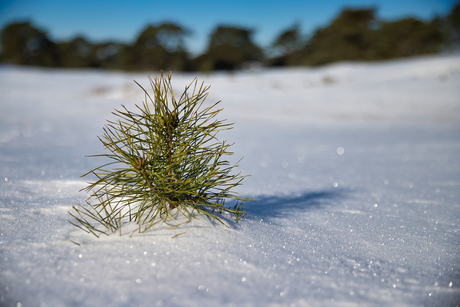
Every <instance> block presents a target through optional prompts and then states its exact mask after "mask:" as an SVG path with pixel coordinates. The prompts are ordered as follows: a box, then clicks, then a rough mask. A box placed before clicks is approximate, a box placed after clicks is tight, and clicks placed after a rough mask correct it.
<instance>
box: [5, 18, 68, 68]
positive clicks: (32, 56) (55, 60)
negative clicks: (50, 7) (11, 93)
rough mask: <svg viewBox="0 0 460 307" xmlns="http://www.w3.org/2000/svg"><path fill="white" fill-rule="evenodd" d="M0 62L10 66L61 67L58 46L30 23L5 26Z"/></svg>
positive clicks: (15, 23)
mask: <svg viewBox="0 0 460 307" xmlns="http://www.w3.org/2000/svg"><path fill="white" fill-rule="evenodd" d="M0 43H1V46H2V47H1V53H0V61H2V62H5V63H10V64H20V65H36V66H48V67H53V66H59V64H60V59H59V52H58V48H57V45H56V44H55V43H54V42H52V41H51V40H49V38H48V36H47V34H46V33H45V32H44V31H42V30H40V29H37V28H35V27H33V26H32V25H31V23H30V22H28V21H27V22H14V23H10V24H8V25H7V26H5V27H4V28H3V30H2V32H1V34H0Z"/></svg>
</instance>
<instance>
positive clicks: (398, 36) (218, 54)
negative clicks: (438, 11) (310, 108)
mask: <svg viewBox="0 0 460 307" xmlns="http://www.w3.org/2000/svg"><path fill="white" fill-rule="evenodd" d="M190 34H191V32H190V31H189V30H188V29H186V28H184V27H182V26H180V25H178V24H175V23H162V24H157V25H148V26H147V27H145V28H144V29H143V30H142V31H141V33H140V34H139V35H138V36H137V38H136V39H135V40H134V41H133V42H131V43H130V44H124V43H118V42H113V41H107V42H100V43H91V42H89V41H88V40H86V39H85V38H84V37H81V36H78V37H75V38H73V39H72V40H70V41H62V42H54V41H52V40H51V39H50V38H49V37H48V35H47V33H46V32H45V31H43V30H41V29H38V28H37V27H35V26H34V25H32V24H31V23H30V22H15V23H11V24H9V25H7V26H5V27H4V28H3V29H2V30H1V34H0V44H1V52H0V62H3V63H9V64H19V65H34V66H45V67H63V68H85V67H89V68H102V69H120V70H128V71H140V70H159V69H163V70H182V71H198V70H199V71H212V70H232V69H239V68H243V67H244V66H245V65H251V64H254V63H257V64H258V65H264V66H300V65H307V66H317V65H323V64H327V63H332V62H337V61H369V60H384V59H392V58H399V57H407V56H413V55H423V54H430V53H438V52H443V51H458V50H459V49H460V3H457V4H456V5H455V6H454V8H453V9H452V11H451V12H450V13H449V14H447V15H446V16H441V17H436V18H434V19H433V20H431V21H429V22H424V21H421V20H418V19H415V18H406V19H402V20H396V21H382V20H378V19H377V18H376V17H375V10H374V9H344V10H343V11H341V12H340V14H339V15H338V16H337V17H336V18H335V19H334V20H333V21H332V22H331V23H330V24H329V25H328V26H326V27H324V28H319V29H317V30H316V31H315V32H314V33H313V34H312V35H310V36H308V37H306V36H304V35H302V33H300V30H299V25H294V26H292V27H291V28H289V29H286V30H284V31H282V32H281V33H280V34H279V35H278V36H277V37H276V38H274V40H273V42H272V44H271V45H270V46H269V47H267V48H265V49H263V48H261V47H260V46H258V45H257V44H256V43H255V42H254V40H253V34H254V32H253V30H250V29H246V28H241V27H236V26H224V25H220V26H217V27H216V28H215V29H214V30H213V31H212V33H211V35H210V37H209V41H208V45H207V49H206V51H205V52H204V53H203V54H201V55H199V56H197V57H192V56H191V55H190V53H189V52H188V51H187V49H186V47H185V43H184V39H185V38H186V36H188V35H190Z"/></svg>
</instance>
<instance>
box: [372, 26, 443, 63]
mask: <svg viewBox="0 0 460 307" xmlns="http://www.w3.org/2000/svg"><path fill="white" fill-rule="evenodd" d="M374 36H375V38H374V42H373V46H372V49H371V50H370V52H369V54H368V58H367V59H370V60H383V59H391V58H399V57H407V56H412V55H422V54H429V53H436V52H438V51H439V50H440V47H441V44H442V42H443V37H442V33H441V31H440V30H439V28H438V27H437V25H436V23H435V22H430V23H425V22H422V21H420V20H417V19H415V18H406V19H402V20H397V21H393V22H383V23H381V27H380V28H379V29H378V30H377V31H376V33H375V34H374Z"/></svg>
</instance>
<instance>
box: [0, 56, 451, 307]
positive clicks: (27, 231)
mask: <svg viewBox="0 0 460 307" xmlns="http://www.w3.org/2000/svg"><path fill="white" fill-rule="evenodd" d="M194 77H195V75H193V74H186V73H173V82H174V84H175V87H176V88H177V91H181V90H182V89H183V87H184V86H185V84H187V83H189V82H190V81H191V80H192V79H193V78H194ZM198 78H199V81H205V83H206V84H210V85H211V89H210V96H209V98H208V99H209V100H208V103H209V104H210V103H212V102H215V101H217V100H222V103H221V106H222V107H224V111H223V112H222V115H221V116H223V117H224V118H227V119H228V120H229V121H230V122H235V128H234V129H233V130H231V131H226V132H222V133H221V134H220V137H221V138H223V139H227V140H229V141H231V142H235V145H234V146H233V148H232V149H233V150H234V151H235V156H234V157H232V161H234V162H236V161H237V160H238V159H239V158H240V157H242V156H244V159H243V160H242V161H241V163H240V170H241V171H242V173H243V174H250V175H251V176H250V177H247V178H246V179H245V180H244V181H243V185H242V186H241V187H240V188H239V189H238V192H239V193H240V195H241V196H248V197H253V198H255V199H256V200H257V202H255V203H246V204H245V205H244V208H245V209H246V210H247V211H248V213H249V214H248V216H247V217H246V218H245V219H243V220H242V221H240V222H239V223H238V224H235V223H233V222H232V221H231V220H230V219H228V217H224V219H226V220H227V222H228V225H229V228H226V227H224V226H221V225H220V224H216V223H214V222H212V221H209V220H208V219H206V218H204V217H201V218H200V219H199V220H196V221H194V222H193V223H190V224H187V225H183V226H181V227H180V228H178V229H175V230H167V229H166V227H165V226H159V227H157V228H156V229H154V230H152V231H150V232H148V233H146V234H142V235H140V234H136V235H134V236H133V237H129V236H127V235H124V236H121V237H120V236H118V234H113V235H111V236H108V237H105V236H104V237H101V238H99V239H97V238H95V237H93V236H91V235H88V234H86V233H84V232H82V231H81V230H78V229H77V228H75V227H73V226H72V225H70V224H69V223H68V222H67V220H68V218H69V216H68V214H67V211H68V210H70V208H71V206H72V205H73V204H75V203H81V202H82V201H83V200H84V199H85V198H86V194H85V193H84V192H79V190H80V189H81V188H83V187H85V181H84V179H82V178H80V175H82V174H83V173H85V172H87V171H88V170H89V169H90V168H92V167H95V166H98V165H99V164H100V163H101V161H100V160H98V159H97V158H87V157H85V156H87V155H91V154H98V153H101V152H102V151H103V149H102V147H101V145H100V144H99V141H98V140H97V138H96V136H97V135H100V134H101V133H102V127H103V125H104V123H105V120H106V119H110V118H113V117H112V115H111V113H110V112H111V111H112V110H113V109H114V108H117V107H119V106H120V104H125V105H126V106H128V107H133V105H134V104H135V103H137V104H139V103H140V102H141V101H142V99H143V95H142V91H140V90H139V89H138V88H137V86H136V85H135V84H134V82H132V80H133V79H135V80H136V81H138V82H140V83H141V84H142V85H144V86H145V87H147V86H148V80H147V74H144V73H135V74H128V73H118V72H101V71H94V70H57V69H37V68H21V67H9V66H3V67H0V178H1V181H0V306H15V307H17V306H24V307H26V306H27V307H28V306H39V307H45V306H48V307H52V306H53V307H54V306H290V307H293V306H297V307H299V306H457V305H459V304H460V261H459V260H460V256H459V252H458V246H459V242H460V240H459V239H460V223H459V219H460V203H459V200H460V188H459V186H460V90H459V89H460V56H457V55H454V56H436V57H423V58H413V59H408V60H397V61H389V62H378V63H339V64H335V65H331V66H327V67H322V68H317V69H306V68H296V69H270V70H255V71H244V72H235V73H230V74H229V73H215V74H201V75H198ZM182 232H185V234H183V235H180V236H178V237H176V238H172V236H173V235H175V234H178V233H182ZM70 240H72V241H74V242H78V243H79V244H80V246H78V245H75V244H73V243H71V242H70Z"/></svg>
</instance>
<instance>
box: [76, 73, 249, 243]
mask: <svg viewBox="0 0 460 307" xmlns="http://www.w3.org/2000/svg"><path fill="white" fill-rule="evenodd" d="M149 81H150V85H151V87H152V90H153V95H150V94H149V93H148V92H147V91H146V90H145V89H144V88H143V87H142V86H141V85H139V84H138V83H137V82H136V81H135V82H136V83H137V84H138V85H139V86H140V88H141V89H142V90H143V91H144V94H145V100H144V101H143V103H142V105H141V106H138V105H136V112H132V111H129V110H128V109H127V108H126V107H125V106H123V105H122V106H121V109H120V110H115V111H114V112H113V114H114V115H115V116H116V117H117V118H116V120H114V121H110V120H109V121H108V124H107V125H106V126H105V128H104V134H103V135H102V137H99V140H100V141H101V142H102V144H103V145H104V147H105V149H106V152H107V153H105V154H101V155H95V156H93V157H105V158H108V159H109V161H110V162H108V163H106V164H104V165H102V166H100V167H97V168H95V169H93V170H91V171H89V172H88V173H86V174H84V175H83V176H82V177H84V176H88V175H93V176H94V177H95V178H96V179H95V180H94V181H93V182H89V183H88V186H87V187H86V188H84V189H83V190H84V191H86V192H89V193H90V194H89V197H88V199H86V201H85V204H84V205H77V206H73V209H74V210H73V211H72V212H69V214H70V215H71V216H72V217H73V221H70V223H72V224H73V225H74V226H76V227H79V228H81V229H82V230H84V231H86V232H88V233H92V234H94V235H95V236H98V235H99V234H101V233H104V234H107V235H108V234H109V233H111V232H115V231H117V230H119V231H120V234H121V227H122V225H124V224H125V223H127V222H134V223H136V224H137V225H136V230H135V231H139V232H145V231H147V230H148V229H150V228H151V227H152V226H154V225H156V224H158V223H159V222H164V223H166V224H167V225H168V226H170V227H171V228H174V227H177V226H179V225H182V224H184V223H188V222H191V220H192V219H194V218H197V215H198V214H203V215H205V216H207V217H209V218H211V219H214V220H216V221H218V222H220V223H222V224H224V225H225V223H224V222H223V221H222V220H221V218H219V217H218V216H217V213H219V214H222V213H224V212H227V213H229V214H230V216H231V217H233V218H234V219H235V221H236V222H238V221H239V220H240V219H241V218H242V217H243V216H245V215H246V212H245V211H243V209H242V207H241V205H242V202H243V201H250V200H251V199H248V198H242V197H238V196H236V193H234V192H232V189H233V188H234V187H236V186H238V185H240V184H241V181H242V180H243V179H244V177H245V176H242V175H241V172H240V173H236V174H235V173H234V172H233V170H234V168H236V167H238V165H237V164H238V163H237V164H234V165H231V164H230V163H229V162H228V161H227V160H224V159H223V157H224V156H225V155H232V154H233V153H232V152H229V147H230V146H231V145H232V144H228V143H226V142H225V141H222V142H221V141H219V140H218V139H217V138H216V134H217V133H218V132H219V131H222V130H229V129H232V128H233V124H228V123H224V120H217V119H216V116H217V115H218V114H219V112H220V111H222V109H217V108H216V106H217V105H218V104H219V102H220V101H218V102H216V103H214V104H213V105H211V106H207V107H206V106H204V105H203V103H204V101H205V99H206V97H207V96H208V90H209V87H210V86H205V85H204V83H201V85H199V84H198V80H197V79H196V78H195V79H194V80H193V81H192V83H190V84H189V85H188V86H186V87H185V90H184V92H183V93H182V95H181V96H180V98H179V99H176V97H175V96H174V92H173V88H172V84H171V74H168V75H167V76H166V77H164V76H163V73H162V74H161V76H160V77H156V78H154V79H151V78H150V77H149ZM240 161H241V160H240ZM226 199H227V200H228V199H233V200H236V204H234V206H230V207H226V206H225V200H226ZM197 213H198V214H197ZM181 216H182V217H184V218H185V219H183V218H182V219H179V217H181ZM178 220H181V221H178ZM184 220H185V222H183V221H184ZM94 222H95V223H96V226H95V225H93V224H94ZM98 225H99V226H98ZM101 225H102V226H103V227H100V226H101ZM135 231H134V232H135ZM134 232H133V233H134Z"/></svg>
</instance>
